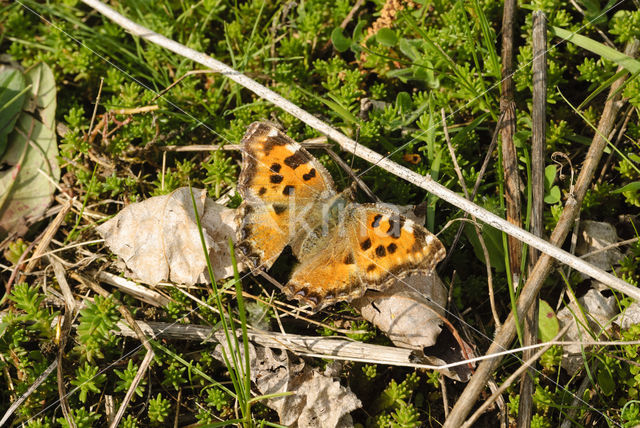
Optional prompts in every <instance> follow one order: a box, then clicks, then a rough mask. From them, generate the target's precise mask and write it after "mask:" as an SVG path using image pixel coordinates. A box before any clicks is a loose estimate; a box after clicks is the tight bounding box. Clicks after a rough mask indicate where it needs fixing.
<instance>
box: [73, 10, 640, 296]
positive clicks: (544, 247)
mask: <svg viewBox="0 0 640 428" xmlns="http://www.w3.org/2000/svg"><path fill="white" fill-rule="evenodd" d="M82 1H83V3H85V4H87V5H89V6H91V7H92V8H94V9H95V10H97V11H98V12H100V13H101V14H103V15H104V16H106V17H107V18H109V19H111V20H112V21H114V22H115V23H116V24H118V25H120V26H121V27H122V28H124V29H125V30H127V31H129V32H130V33H131V34H133V35H135V36H138V37H141V38H143V39H145V40H147V41H149V42H151V43H155V44H157V45H159V46H162V47H164V48H166V49H168V50H170V51H172V52H175V53H177V54H178V55H180V56H182V57H184V58H188V59H190V60H192V61H194V62H197V63H199V64H202V65H204V66H205V67H208V68H210V69H212V70H214V71H216V72H218V73H220V74H222V75H224V76H226V77H227V78H229V79H231V80H232V81H234V82H236V83H238V84H240V85H242V86H244V87H245V88H247V89H249V90H250V91H252V92H253V93H255V94H256V95H258V96H259V97H262V98H264V99H265V100H267V101H269V102H271V103H273V104H275V105H277V106H278V107H280V108H281V109H282V110H284V111H286V112H287V113H289V114H291V115H293V116H295V117H297V118H298V119H300V120H301V121H302V122H304V123H306V124H307V125H309V126H310V127H312V128H314V129H316V130H318V131H319V132H321V133H322V134H324V135H326V136H327V137H328V138H330V139H332V140H334V141H335V142H337V143H338V144H339V145H340V147H342V149H343V150H345V151H347V152H350V153H352V154H354V155H356V156H358V157H360V158H362V159H364V160H366V161H368V162H370V163H372V164H373V165H377V166H379V167H381V168H382V169H384V170H386V171H388V172H390V173H392V174H394V175H396V176H397V177H400V178H402V179H403V180H405V181H408V182H409V183H412V184H414V185H416V186H418V187H420V188H422V189H424V190H426V191H428V192H429V193H432V194H434V195H436V196H438V197H439V198H441V199H443V200H445V201H447V202H449V203H450V204H452V205H454V206H456V207H458V208H460V209H461V210H463V211H465V212H467V213H469V214H470V215H472V216H474V217H477V218H478V219H480V220H482V221H483V222H485V223H487V224H488V225H490V226H492V227H495V228H496V229H498V230H501V231H503V232H505V233H507V234H509V235H511V236H513V237H515V238H517V239H519V240H520V241H522V242H524V243H526V244H528V245H530V246H532V247H534V248H537V249H538V250H540V251H541V252H543V253H545V254H548V255H549V256H551V257H553V258H554V259H556V260H558V261H560V262H561V263H563V264H565V265H567V266H570V267H572V268H573V269H575V270H577V271H580V272H582V273H584V274H585V275H588V276H590V277H592V278H593V279H596V280H598V281H600V282H602V283H604V284H606V285H608V286H609V287H611V288H613V289H614V290H617V291H619V292H621V293H624V294H626V295H628V296H631V297H633V298H634V299H636V300H639V301H640V289H639V288H637V287H633V286H631V285H630V284H628V283H627V282H625V281H622V280H621V279H619V278H616V277H615V276H613V275H611V274H609V273H607V272H605V271H604V270H602V269H599V268H597V267H595V266H593V265H591V264H590V263H587V262H585V261H584V260H581V259H580V258H578V257H576V256H574V255H573V254H570V253H568V252H566V251H564V250H562V249H560V248H558V247H555V246H554V245H551V244H550V243H548V242H547V241H545V240H543V239H541V238H539V237H537V236H535V235H533V234H531V233H529V232H527V231H525V230H524V229H521V228H519V227H516V226H514V225H512V224H511V223H509V222H508V221H506V220H504V219H503V218H501V217H498V216H497V215H495V214H493V213H491V212H489V211H487V210H485V209H484V208H481V207H479V206H477V205H476V204H474V203H473V202H470V201H468V200H467V199H465V198H463V197H461V196H459V195H458V194H456V193H455V192H453V191H451V190H449V189H447V188H446V187H444V186H442V185H440V184H438V183H437V182H435V181H434V180H432V179H431V177H429V176H422V175H420V174H417V173H415V172H413V171H411V170H410V169H408V168H405V167H403V166H401V165H398V164H397V163H395V162H393V161H391V160H390V159H388V158H386V157H384V156H382V155H380V154H379V153H376V152H375V151H373V150H371V149H369V148H367V147H364V146H362V145H359V144H358V143H357V142H356V141H354V140H352V139H350V138H349V137H347V136H345V135H344V134H342V133H341V132H339V131H338V130H336V129H334V128H332V127H331V126H329V125H328V124H326V123H324V122H323V121H321V120H320V119H318V118H316V117H315V116H313V115H312V114H310V113H308V112H306V111H304V110H303V109H301V108H300V107H298V106H297V105H295V104H293V103H292V102H290V101H288V100H287V99H285V98H283V97H282V96H280V95H278V94H276V93H275V92H273V91H271V90H270V89H268V88H266V87H264V86H262V85H261V84H259V83H258V82H256V81H254V80H252V79H250V78H249V77H247V76H245V75H244V74H242V73H240V72H238V71H236V70H234V69H233V68H231V67H229V66H228V65H226V64H224V63H222V62H220V61H218V60H216V59H213V58H211V57H210V56H208V55H205V54H203V53H202V52H198V51H196V50H193V49H190V48H188V47H186V46H184V45H181V44H180V43H177V42H175V41H173V40H170V39H168V38H166V37H164V36H162V35H160V34H158V33H155V32H153V31H151V30H149V29H148V28H145V27H143V26H141V25H138V24H136V23H135V22H133V21H131V20H129V19H127V18H125V17H124V16H122V15H120V14H119V13H118V12H116V11H115V10H113V9H112V8H110V7H109V6H107V5H105V4H104V3H102V2H100V1H98V0H82Z"/></svg>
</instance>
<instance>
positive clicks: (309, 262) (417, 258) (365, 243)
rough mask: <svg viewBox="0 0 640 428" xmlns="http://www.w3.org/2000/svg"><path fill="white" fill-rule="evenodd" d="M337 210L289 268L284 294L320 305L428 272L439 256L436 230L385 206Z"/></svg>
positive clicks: (440, 250) (443, 251)
mask: <svg viewBox="0 0 640 428" xmlns="http://www.w3.org/2000/svg"><path fill="white" fill-rule="evenodd" d="M341 215H342V218H341V222H340V223H339V225H338V226H336V227H335V228H334V230H332V231H330V232H329V234H328V236H327V237H326V239H325V240H322V239H320V241H319V243H318V245H317V246H316V249H315V251H312V252H311V253H310V254H309V256H308V257H307V258H306V259H305V260H303V261H302V263H301V264H300V265H299V266H298V267H297V268H296V269H295V270H294V272H293V274H292V276H291V280H290V281H289V283H288V284H287V285H286V287H285V289H284V291H285V293H286V294H287V296H288V297H289V298H294V299H298V300H302V301H305V302H307V303H309V304H310V305H311V306H314V307H316V309H319V308H321V307H323V306H326V305H329V304H331V303H334V302H336V301H339V300H351V299H354V298H357V297H360V296H362V294H364V292H365V291H366V289H367V288H372V289H377V290H382V289H384V288H386V287H387V286H388V285H390V284H391V283H392V282H393V280H397V279H402V278H404V277H406V276H408V275H410V274H412V273H416V272H431V271H432V270H433V269H434V268H435V266H436V265H437V264H438V262H439V261H440V260H442V259H443V258H444V255H445V249H444V246H443V245H442V243H441V242H440V241H439V240H438V238H436V237H435V235H433V234H432V233H431V232H429V231H428V230H426V229H425V228H424V227H422V226H420V225H418V224H416V223H414V222H413V221H411V220H409V219H407V218H405V217H403V216H401V215H398V214H397V213H395V212H393V211H392V210H389V209H386V208H385V207H381V206H378V205H357V204H352V205H350V206H348V207H347V208H345V210H344V212H343V213H342V214H341ZM327 243H330V245H327Z"/></svg>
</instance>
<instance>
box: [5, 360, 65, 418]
mask: <svg viewBox="0 0 640 428" xmlns="http://www.w3.org/2000/svg"><path fill="white" fill-rule="evenodd" d="M56 367H58V360H54V361H53V362H52V363H51V364H49V367H47V368H46V370H45V371H43V372H42V374H41V375H40V376H38V379H36V381H35V382H33V384H31V386H30V387H29V389H27V391H26V392H25V393H24V394H22V396H21V397H20V398H18V399H17V400H16V401H14V402H13V403H11V406H9V408H8V409H7V411H6V412H4V415H3V416H2V419H0V427H3V426H5V424H6V423H7V422H8V421H9V418H10V417H11V415H13V412H15V411H16V410H18V407H20V406H21V405H22V403H24V402H25V401H26V400H27V398H29V396H30V395H31V394H33V393H34V392H35V390H36V389H38V387H39V386H40V385H41V384H42V382H44V381H45V380H46V379H47V378H48V377H49V375H50V374H51V373H52V372H53V371H54V370H55V369H56Z"/></svg>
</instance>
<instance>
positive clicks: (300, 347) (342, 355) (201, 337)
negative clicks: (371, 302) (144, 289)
mask: <svg viewBox="0 0 640 428" xmlns="http://www.w3.org/2000/svg"><path fill="white" fill-rule="evenodd" d="M54 322H55V320H54ZM136 324H137V325H138V327H139V328H140V329H142V330H143V331H144V332H145V333H146V334H148V335H149V336H153V337H155V338H163V339H167V340H196V341H199V342H218V340H217V339H216V336H215V334H216V330H214V329H213V328H212V327H209V326H203V325H195V324H175V323H167V322H155V321H148V322H146V321H136ZM117 326H118V329H119V331H117V332H115V333H114V334H119V335H122V336H126V337H135V336H136V333H135V332H134V331H133V329H132V328H131V327H130V326H129V325H128V324H127V323H125V322H123V321H118V324H117ZM238 334H240V331H238ZM248 337H249V340H250V341H251V342H253V343H256V344H258V345H262V346H265V347H267V348H276V349H287V350H289V351H291V352H295V353H297V354H299V355H303V356H310V357H319V358H327V359H332V360H346V361H358V362H365V363H377V364H388V365H392V366H400V367H414V368H421V369H427V370H440V369H446V368H451V367H456V366H461V365H464V364H470V363H475V362H478V361H483V360H492V359H495V358H497V357H501V356H505V355H511V354H513V353H514V352H520V351H522V350H523V349H524V348H518V349H515V350H509V351H500V352H497V353H495V354H491V355H484V356H481V357H475V358H470V359H468V360H463V361H458V362H455V363H451V364H444V365H433V364H423V363H419V362H416V353H415V351H413V350H411V349H405V348H396V347H392V346H382V345H373V344H369V343H362V342H356V341H353V340H348V339H344V338H339V337H318V336H302V335H297V334H290V333H286V334H285V333H276V332H273V331H263V330H257V329H252V330H251V331H249V332H248ZM575 344H580V345H581V346H593V345H597V346H623V345H639V344H640V341H639V340H632V341H610V342H603V341H596V340H594V341H581V342H576V341H560V342H558V341H554V342H547V343H544V344H538V345H532V346H531V347H530V348H541V347H544V346H553V345H557V346H567V345H575Z"/></svg>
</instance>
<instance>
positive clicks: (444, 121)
mask: <svg viewBox="0 0 640 428" xmlns="http://www.w3.org/2000/svg"><path fill="white" fill-rule="evenodd" d="M440 114H441V115H442V129H443V130H444V137H445V140H446V142H447V147H448V148H449V155H450V156H451V162H453V169H454V170H455V172H456V175H457V176H458V181H459V182H460V186H461V187H462V191H463V192H464V197H465V198H467V199H469V200H470V201H473V199H472V198H471V197H470V196H469V190H467V184H466V183H465V181H464V177H463V176H462V171H461V170H460V166H459V165H458V160H457V159H456V153H455V151H454V149H453V145H452V144H451V139H450V138H449V131H448V130H447V117H446V115H445V112H444V109H442V110H440ZM471 220H473V227H474V228H475V231H476V235H477V236H478V241H479V242H480V246H481V247H482V254H484V264H485V268H486V269H487V285H488V288H489V302H490V304H491V313H492V314H493V322H494V323H495V325H496V328H498V327H500V317H499V316H498V311H497V309H496V299H495V294H494V292H493V274H492V272H491V259H490V258H489V250H488V249H487V245H486V243H485V242H484V238H483V237H482V231H481V230H480V226H478V221H477V220H476V218H475V217H473V216H472V217H471ZM459 230H462V229H459Z"/></svg>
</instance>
